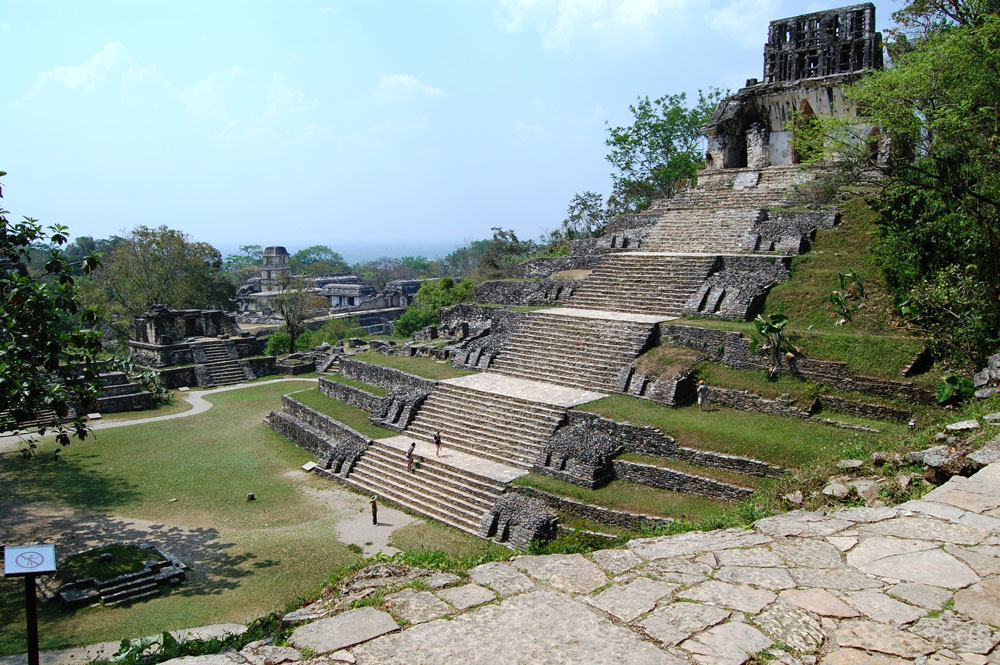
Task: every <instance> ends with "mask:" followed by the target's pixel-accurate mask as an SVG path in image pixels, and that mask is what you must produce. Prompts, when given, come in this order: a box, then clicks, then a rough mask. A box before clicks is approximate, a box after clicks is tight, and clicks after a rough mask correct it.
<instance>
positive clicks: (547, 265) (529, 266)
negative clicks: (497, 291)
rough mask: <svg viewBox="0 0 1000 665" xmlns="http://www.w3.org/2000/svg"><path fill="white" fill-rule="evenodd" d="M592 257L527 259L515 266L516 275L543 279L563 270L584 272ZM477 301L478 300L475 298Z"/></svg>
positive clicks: (586, 255) (587, 255) (570, 256)
mask: <svg viewBox="0 0 1000 665" xmlns="http://www.w3.org/2000/svg"><path fill="white" fill-rule="evenodd" d="M594 258H595V257H594V255H590V254H581V255H572V254H571V255H569V256H543V257H539V258H537V259H528V260H527V261H524V262H523V263H520V264H519V265H518V266H517V275H518V277H522V278H524V279H545V278H546V277H551V276H552V275H554V274H556V273H557V272H562V271H563V270H584V269H586V268H589V267H591V265H593V263H594ZM476 299H477V300H480V299H479V298H478V296H477V298H476Z"/></svg>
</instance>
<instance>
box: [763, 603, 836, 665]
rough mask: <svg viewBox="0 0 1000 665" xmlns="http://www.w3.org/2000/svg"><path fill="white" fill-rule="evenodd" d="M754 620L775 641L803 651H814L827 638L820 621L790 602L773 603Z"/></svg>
mask: <svg viewBox="0 0 1000 665" xmlns="http://www.w3.org/2000/svg"><path fill="white" fill-rule="evenodd" d="M753 622H754V623H755V624H757V626H759V627H760V629H761V630H763V631H764V633H765V634H766V635H767V636H768V637H770V638H771V639H773V640H774V641H775V642H781V643H784V644H787V645H788V646H790V647H792V648H793V649H795V650H796V651H799V652H801V653H813V652H814V651H816V650H817V649H819V648H820V647H821V646H822V645H823V640H824V639H825V638H826V634H825V632H824V631H823V628H822V627H821V626H820V623H819V621H817V620H816V619H814V618H813V617H812V616H811V615H810V614H809V613H808V612H806V611H805V610H803V609H801V608H799V607H795V606H794V605H790V604H788V603H783V602H778V603H771V604H770V605H769V606H768V607H767V609H765V610H764V611H763V612H761V613H760V614H758V615H757V616H756V617H754V619H753Z"/></svg>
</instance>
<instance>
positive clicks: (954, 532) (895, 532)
mask: <svg viewBox="0 0 1000 665" xmlns="http://www.w3.org/2000/svg"><path fill="white" fill-rule="evenodd" d="M862 532H863V533H874V534H879V535H883V536H895V537H896V538H907V539H912V540H933V541H942V542H948V543H957V544H959V545H975V544H977V543H980V542H982V541H983V539H984V538H986V537H987V536H988V535H989V533H987V532H986V531H983V530H981V529H973V528H971V527H967V526H964V525H962V524H955V523H954V522H944V521H940V520H929V519H927V518H920V517H899V518H897V519H894V520H887V521H885V522H878V523H877V524H866V525H865V526H864V527H863V528H862Z"/></svg>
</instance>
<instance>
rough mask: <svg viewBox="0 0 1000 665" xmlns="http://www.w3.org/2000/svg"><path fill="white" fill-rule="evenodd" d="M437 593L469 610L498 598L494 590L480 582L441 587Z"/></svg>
mask: <svg viewBox="0 0 1000 665" xmlns="http://www.w3.org/2000/svg"><path fill="white" fill-rule="evenodd" d="M436 594H437V597H438V598H440V599H441V600H445V601H447V602H449V603H451V604H452V605H453V606H454V607H455V609H459V610H467V609H469V608H470V607H475V606H476V605H482V604H483V603H488V602H490V601H491V600H494V599H495V598H496V596H495V595H494V594H493V592H492V591H490V590H489V589H487V588H486V587H481V586H479V585H478V584H463V585H462V586H456V587H451V588H450V589H441V590H440V591H437V592H436Z"/></svg>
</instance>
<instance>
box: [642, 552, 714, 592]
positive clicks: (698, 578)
mask: <svg viewBox="0 0 1000 665" xmlns="http://www.w3.org/2000/svg"><path fill="white" fill-rule="evenodd" d="M713 560H714V557H713ZM645 572H646V573H647V574H650V575H652V576H653V577H655V578H657V579H660V580H663V581H664V582H675V583H677V584H684V585H687V586H694V585H695V584H698V583H699V582H704V581H705V580H707V579H708V578H709V577H710V576H711V575H712V573H713V572H714V568H712V566H710V565H708V564H707V563H702V562H701V561H690V560H688V559H685V558H683V557H669V558H667V559H657V560H656V561H653V562H652V563H650V564H649V565H648V566H647V567H646V569H645Z"/></svg>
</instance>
